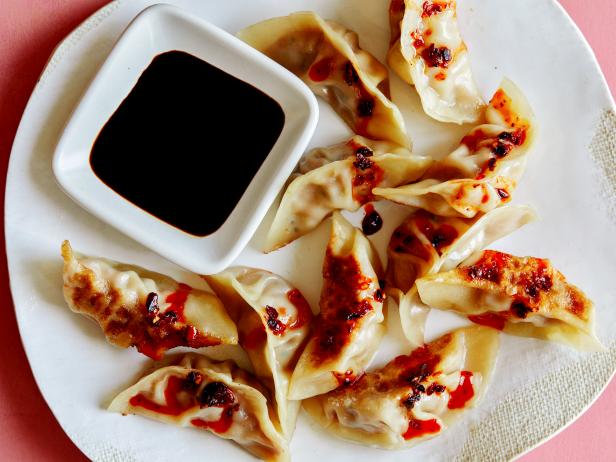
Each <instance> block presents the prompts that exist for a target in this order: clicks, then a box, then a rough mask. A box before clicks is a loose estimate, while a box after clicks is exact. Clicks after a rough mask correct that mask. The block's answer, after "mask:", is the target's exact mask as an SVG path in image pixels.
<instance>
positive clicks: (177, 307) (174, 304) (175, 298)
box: [163, 283, 192, 321]
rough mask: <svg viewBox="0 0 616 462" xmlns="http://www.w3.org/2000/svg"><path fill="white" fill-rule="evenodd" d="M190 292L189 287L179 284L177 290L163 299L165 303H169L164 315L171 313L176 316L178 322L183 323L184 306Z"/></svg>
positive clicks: (190, 288)
mask: <svg viewBox="0 0 616 462" xmlns="http://www.w3.org/2000/svg"><path fill="white" fill-rule="evenodd" d="M191 290H192V287H190V286H189V285H187V284H182V283H180V284H179V286H178V289H177V290H176V291H175V292H172V293H170V294H169V295H167V298H165V302H167V303H169V306H168V307H167V309H166V310H165V313H168V312H170V311H173V312H174V313H175V314H176V316H177V320H178V321H184V304H185V303H186V300H187V299H188V295H189V294H190V291H191ZM163 315H164V313H163Z"/></svg>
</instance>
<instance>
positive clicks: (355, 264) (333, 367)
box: [289, 212, 385, 399]
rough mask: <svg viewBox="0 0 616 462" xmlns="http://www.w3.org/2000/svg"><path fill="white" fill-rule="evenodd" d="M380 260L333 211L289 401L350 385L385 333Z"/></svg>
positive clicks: (364, 241)
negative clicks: (315, 305) (315, 307)
mask: <svg viewBox="0 0 616 462" xmlns="http://www.w3.org/2000/svg"><path fill="white" fill-rule="evenodd" d="M380 275H381V264H380V261H379V257H378V255H377V254H376V252H375V250H374V249H373V248H372V246H371V245H370V241H368V239H366V237H365V236H364V235H363V234H362V232H361V231H360V230H358V229H357V228H354V227H353V226H351V224H349V222H348V221H346V220H345V219H344V218H343V217H342V215H340V214H339V213H337V212H336V213H334V216H333V219H332V234H331V238H330V241H329V245H328V247H327V251H326V254H325V262H324V264H323V288H322V290H321V299H320V302H319V305H320V307H321V312H320V313H319V314H318V316H317V317H316V319H315V322H314V328H313V332H312V335H311V337H310V340H309V341H308V345H307V346H306V348H305V349H304V352H303V353H302V355H301V357H300V359H299V361H298V363H297V366H296V367H295V371H294V372H293V377H292V379H291V389H290V393H289V398H290V399H304V398H308V397H310V396H314V395H318V394H321V393H326V392H328V391H330V390H333V389H335V388H337V387H338V386H340V385H341V384H344V383H351V382H352V381H353V380H354V379H355V378H356V377H358V376H360V375H361V374H362V373H363V371H364V370H365V369H366V367H367V366H368V364H369V363H370V361H371V360H372V358H373V357H374V354H375V353H376V350H377V347H378V345H379V343H380V341H381V338H382V337H383V334H384V333H385V325H384V323H383V320H384V316H383V300H384V294H383V292H382V291H381V288H380V285H379V276H380Z"/></svg>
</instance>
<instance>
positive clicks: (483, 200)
mask: <svg viewBox="0 0 616 462" xmlns="http://www.w3.org/2000/svg"><path fill="white" fill-rule="evenodd" d="M489 200H490V196H489V194H488V193H483V196H482V197H481V203H482V204H485V203H486V202H488V201H489Z"/></svg>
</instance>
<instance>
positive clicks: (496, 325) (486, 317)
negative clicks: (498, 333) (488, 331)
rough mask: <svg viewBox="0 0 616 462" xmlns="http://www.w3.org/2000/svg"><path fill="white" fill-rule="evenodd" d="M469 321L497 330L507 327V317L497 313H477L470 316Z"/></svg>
mask: <svg viewBox="0 0 616 462" xmlns="http://www.w3.org/2000/svg"><path fill="white" fill-rule="evenodd" d="M468 319H469V321H472V322H474V323H475V324H480V325H482V326H486V327H491V328H492V329H496V330H503V329H504V328H505V321H506V319H505V318H504V317H503V316H501V315H499V314H496V313H482V314H477V315H471V316H468Z"/></svg>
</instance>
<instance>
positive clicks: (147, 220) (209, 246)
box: [53, 4, 318, 274]
mask: <svg viewBox="0 0 616 462" xmlns="http://www.w3.org/2000/svg"><path fill="white" fill-rule="evenodd" d="M170 51H180V52H185V53H188V54H190V55H193V56H194V57H196V58H199V59H201V60H203V61H205V62H206V63H209V64H211V65H212V66H214V67H216V68H218V69H220V70H222V71H224V72H225V73H227V74H230V75H231V76H233V77H235V78H237V79H239V80H241V81H243V82H245V83H247V84H249V85H251V86H253V87H255V88H256V89H258V90H260V91H261V92H262V93H264V94H265V95H267V96H269V97H270V98H272V99H273V100H274V101H276V102H277V103H278V105H279V106H280V108H281V109H282V112H283V113H284V124H283V126H282V131H281V132H280V135H279V136H278V138H277V140H276V141H275V143H274V145H273V147H272V148H271V150H270V151H269V154H268V155H267V157H265V159H264V160H263V162H262V164H261V166H260V167H259V169H258V170H257V173H256V174H255V175H254V177H253V178H252V180H251V181H250V182H249V183H248V187H247V188H246V189H245V190H244V192H243V194H242V195H241V198H240V199H239V201H238V202H237V203H236V205H235V207H234V208H233V209H232V211H231V213H230V214H229V215H228V216H227V218H226V220H225V221H224V223H223V224H222V225H221V226H220V227H219V228H218V229H217V230H215V231H213V232H212V233H211V234H207V235H194V234H190V233H189V232H186V231H183V230H181V229H180V228H177V227H175V226H173V225H171V224H169V223H167V222H166V221H164V220H162V219H159V218H157V217H155V216H154V215H152V214H150V213H149V212H147V211H146V210H144V209H142V208H140V207H139V206H137V205H135V204H134V203H133V202H131V201H130V200H127V199H126V198H124V197H123V196H122V195H120V194H119V193H117V192H116V191H115V190H114V189H112V188H111V187H110V186H108V185H107V184H106V183H105V182H103V181H102V180H101V179H100V178H99V176H97V174H96V173H95V172H94V170H93V168H92V166H91V163H90V154H91V151H92V149H93V146H94V144H95V142H96V140H97V138H98V136H99V133H100V132H101V130H102V129H103V127H105V125H106V124H107V121H108V120H109V119H110V118H111V117H112V115H114V113H115V112H116V110H117V109H118V108H119V107H120V105H121V104H122V102H123V101H124V100H125V98H126V97H127V96H128V95H129V93H130V92H131V90H132V89H133V88H134V87H135V85H136V84H137V81H138V80H139V78H140V77H141V75H142V73H143V72H144V71H145V70H146V69H147V68H148V66H149V65H150V64H151V63H152V61H153V59H154V58H155V57H156V56H158V55H160V54H162V53H166V52H170ZM203 85H204V86H207V85H208V82H203ZM210 91H212V92H216V91H218V89H217V88H210ZM231 96H232V95H231ZM317 119H318V105H317V102H316V98H315V97H314V95H313V94H312V92H311V91H310V90H309V89H308V87H307V86H306V85H305V84H304V83H303V82H302V81H301V80H300V79H299V78H298V77H296V76H295V75H294V74H292V73H291V72H289V71H288V70H286V69H285V68H284V67H282V66H280V65H279V64H278V63H276V62H274V61H273V60H271V59H270V58H268V57H267V56H265V55H264V54H262V53H260V52H259V51H257V50H254V49H253V48H251V47H250V46H249V45H247V44H245V43H244V42H242V41H241V40H239V39H238V38H236V37H234V36H233V35H231V34H229V33H227V32H225V31H223V30H221V29H219V28H218V27H216V26H214V25H212V24H210V23H208V22H206V21H204V20H202V19H200V18H198V17H195V16H193V15H190V14H188V13H186V12H184V11H183V10H181V9H179V8H177V7H173V6H170V5H162V4H161V5H154V6H151V7H149V8H147V9H145V10H143V11H142V12H141V13H140V14H139V15H138V16H137V17H136V18H135V19H134V20H133V21H132V22H131V23H130V24H129V26H128V27H127V29H126V30H125V31H124V32H123V34H122V35H121V37H120V38H119V40H118V41H117V43H116V45H115V46H114V48H113V50H112V51H111V53H110V54H109V56H108V57H107V59H106V60H105V62H104V64H103V65H102V66H101V68H100V70H99V71H98V73H97V75H96V77H95V78H94V79H93V81H92V82H91V84H90V86H89V87H88V89H87V90H86V92H85V93H84V95H83V97H82V98H81V100H80V102H79V104H78V105H77V107H76V108H75V110H74V111H73V114H72V116H71V118H70V120H69V122H68V123H67V125H66V128H65V130H64V132H63V134H62V136H61V138H60V141H59V143H58V145H57V147H56V151H55V154H54V158H53V171H54V174H55V177H56V179H57V181H58V183H59V185H60V186H61V188H62V189H63V190H64V191H65V192H66V193H67V194H68V195H69V196H70V197H71V198H73V199H74V200H75V201H76V202H77V203H78V204H80V205H81V206H82V207H84V208H85V209H87V210H88V211H90V212H91V213H93V214H94V215H96V216H97V217H99V218H100V219H102V220H104V221H106V222H107V223H109V224H110V225H112V226H114V227H115V228H117V229H118V230H120V231H121V232H123V233H124V234H126V235H128V236H130V237H131V238H133V239H134V240H136V241H138V242H140V243H141V244H143V245H145V246H147V247H149V248H150V249H152V250H153V251H155V252H157V253H158V254H160V255H162V256H163V257H165V258H167V259H169V260H171V261H173V262H174V263H177V264H178V265H180V266H182V267H184V268H186V269H188V270H190V271H193V272H195V273H199V274H213V273H216V272H219V271H221V270H223V269H224V268H226V267H227V266H229V265H230V264H231V263H232V262H233V260H234V259H235V258H236V257H237V256H238V254H239V253H240V252H241V251H242V249H243V248H244V247H245V246H246V244H247V243H248V241H249V240H250V238H251V237H252V235H253V234H254V232H255V231H256V229H257V227H258V226H259V223H260V222H261V220H262V219H263V217H264V216H265V214H266V213H267V210H268V208H269V207H270V206H271V204H272V202H273V201H274V199H275V198H276V196H277V194H278V192H279V191H280V190H281V189H282V187H283V186H284V184H285V182H286V180H287V178H288V177H289V175H290V174H291V173H292V171H293V169H294V168H295V165H296V164H297V162H298V161H299V159H300V157H301V155H302V154H303V152H304V150H305V149H306V146H307V144H308V142H309V141H310V138H311V137H312V135H313V133H314V130H315V128H316V123H317ZM204 130H205V131H204V137H205V138H206V139H207V137H216V136H219V134H217V133H208V132H207V129H204ZM236 130H237V131H236V136H237V137H242V136H244V135H243V129H242V127H241V126H237V127H236ZM227 144H228V149H227V150H225V152H215V153H211V152H210V153H208V154H207V155H220V156H238V161H237V165H236V166H235V168H236V169H241V168H242V162H241V153H238V152H234V147H233V146H234V139H229V140H227ZM179 154H181V153H177V152H169V162H173V160H174V159H177V156H178V155H179ZM123 155H126V156H128V155H130V152H127V153H126V154H123ZM204 155H205V154H204ZM114 168H116V169H121V168H122V165H121V164H119V165H115V166H114ZM164 174H165V171H164V166H161V172H160V176H157V177H155V178H147V179H142V180H140V181H143V187H144V189H145V188H148V187H160V188H164V187H165V177H164ZM213 175H222V176H223V177H224V178H225V179H226V181H228V182H229V185H230V186H231V182H233V180H234V171H229V172H216V171H211V172H207V171H206V172H204V175H203V185H202V191H203V194H202V195H201V196H200V197H191V198H187V199H186V200H190V201H191V202H190V204H191V207H192V208H193V209H194V213H195V214H207V213H208V208H209V207H211V204H212V203H213V201H217V200H220V198H221V197H223V196H224V195H225V194H226V191H225V189H222V190H220V189H218V190H216V189H215V188H210V187H208V178H212V176H213Z"/></svg>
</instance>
